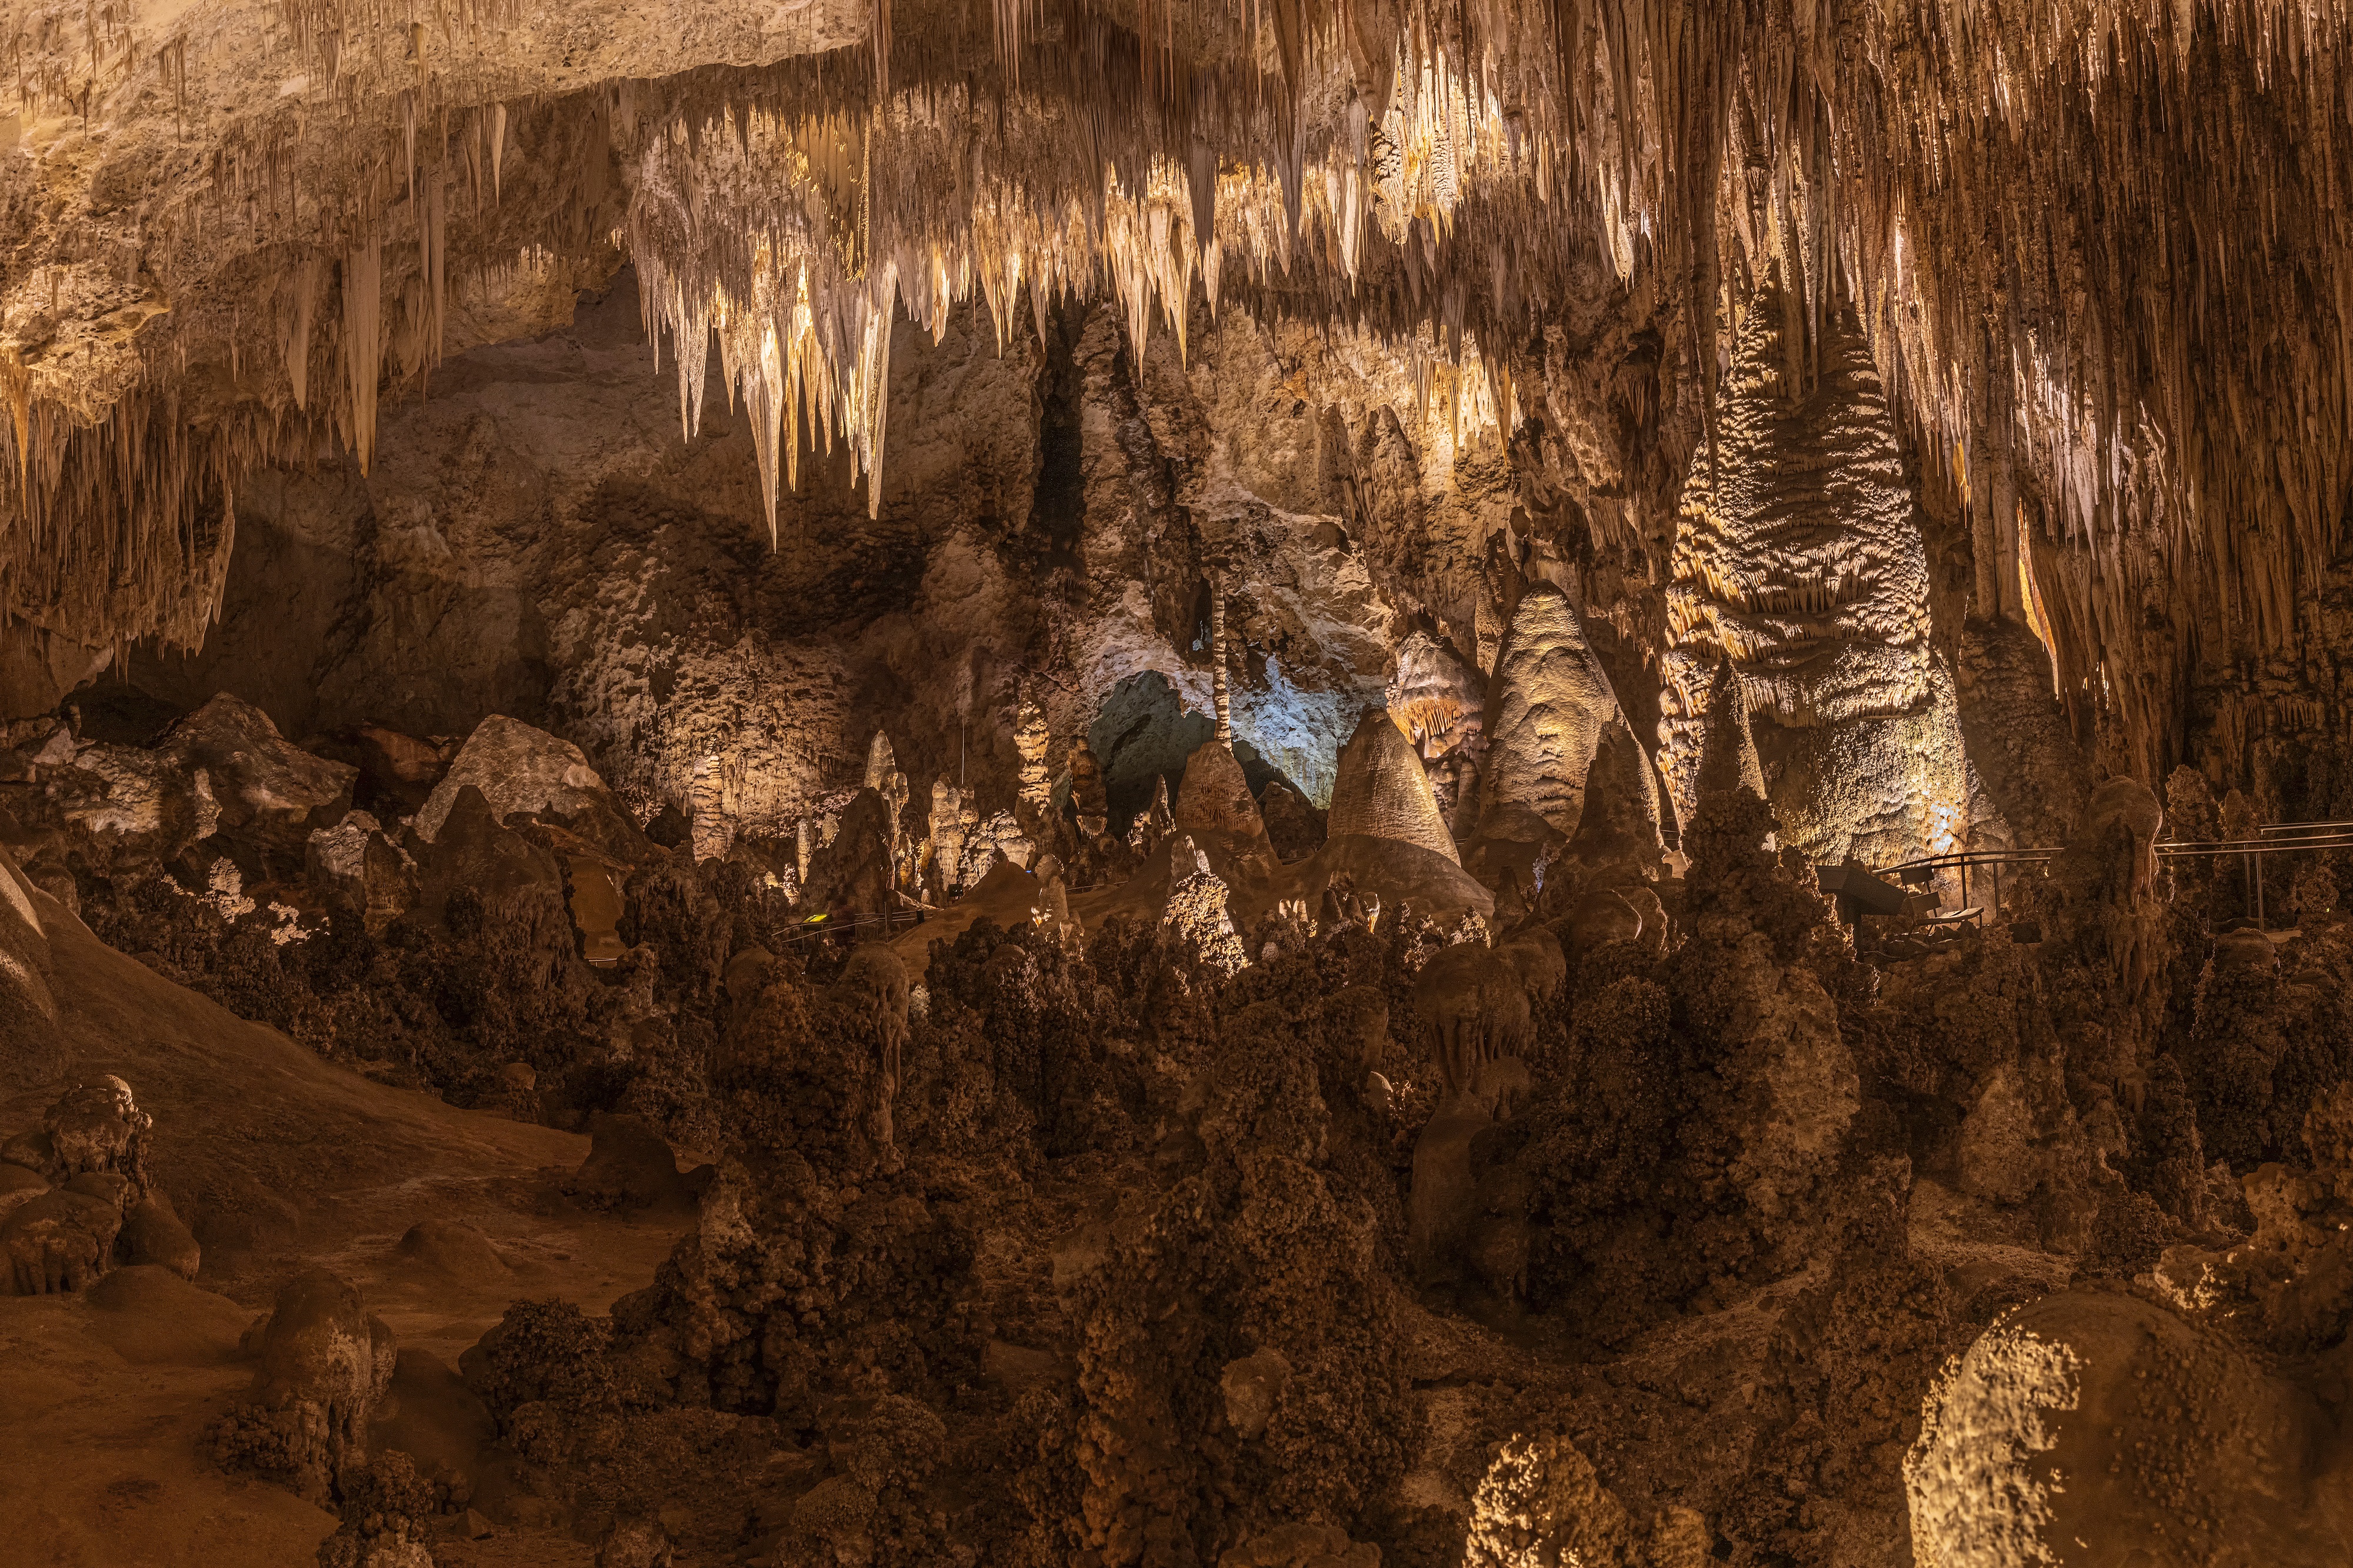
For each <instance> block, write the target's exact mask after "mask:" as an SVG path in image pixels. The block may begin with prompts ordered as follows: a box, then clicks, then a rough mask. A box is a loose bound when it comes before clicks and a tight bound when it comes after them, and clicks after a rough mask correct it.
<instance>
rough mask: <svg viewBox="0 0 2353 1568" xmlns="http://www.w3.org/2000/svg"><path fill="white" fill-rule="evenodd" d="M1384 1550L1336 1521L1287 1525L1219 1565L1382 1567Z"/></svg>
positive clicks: (1242, 1547) (1259, 1537) (1224, 1558)
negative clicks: (1352, 1534) (1354, 1538)
mask: <svg viewBox="0 0 2353 1568" xmlns="http://www.w3.org/2000/svg"><path fill="white" fill-rule="evenodd" d="M1380 1563H1381V1549H1380V1548H1379V1547H1377V1546H1376V1545H1374V1544H1373V1543H1372V1542H1369V1541H1350V1540H1349V1539H1348V1532H1347V1531H1345V1530H1343V1529H1341V1528H1340V1527H1339V1526H1338V1525H1336V1524H1284V1525H1278V1526H1276V1527H1275V1528H1274V1529H1272V1530H1270V1531H1266V1532H1265V1533H1264V1534H1261V1535H1254V1536H1252V1537H1250V1539H1249V1540H1248V1541H1245V1542H1242V1543H1241V1544H1240V1546H1237V1547H1235V1548H1234V1549H1233V1550H1232V1551H1230V1552H1227V1553H1226V1554H1225V1555H1224V1556H1222V1557H1219V1559H1218V1568H1380Z"/></svg>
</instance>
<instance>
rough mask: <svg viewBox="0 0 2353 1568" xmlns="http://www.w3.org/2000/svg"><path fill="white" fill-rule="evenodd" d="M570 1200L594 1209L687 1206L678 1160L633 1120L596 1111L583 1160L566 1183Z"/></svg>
mask: <svg viewBox="0 0 2353 1568" xmlns="http://www.w3.org/2000/svg"><path fill="white" fill-rule="evenodd" d="M572 1192H573V1195H574V1196H575V1197H577V1198H579V1199H580V1201H581V1202H583V1203H586V1204H590V1205H595V1206H596V1207H600V1208H646V1207H649V1206H650V1205H657V1204H682V1203H689V1202H691V1201H692V1199H693V1195H694V1194H693V1193H692V1191H691V1189H690V1188H689V1187H688V1185H687V1181H686V1178H685V1177H684V1176H682V1175H681V1174H680V1173H679V1169H678V1156H677V1155H675V1154H673V1153H672V1152H670V1145H669V1144H668V1143H667V1142H663V1140H662V1136H661V1134H660V1133H659V1132H656V1131H654V1130H653V1129H652V1128H651V1127H649V1126H648V1125H646V1123H645V1121H643V1120H642V1119H641V1118H638V1117H635V1116H626V1115H611V1114H607V1112H604V1111H597V1112H596V1113H594V1114H592V1115H591V1116H590V1117H589V1118H588V1158H587V1159H586V1161H584V1162H583V1163H581V1166H580V1169H579V1170H578V1171H577V1172H575V1173H574V1175H573V1179H572Z"/></svg>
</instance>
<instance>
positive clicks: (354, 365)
mask: <svg viewBox="0 0 2353 1568" xmlns="http://www.w3.org/2000/svg"><path fill="white" fill-rule="evenodd" d="M383 323H384V251H383V247H381V246H380V245H379V243H378V242H377V241H376V239H375V237H373V236H371V237H368V238H365V239H363V240H362V241H361V242H360V243H359V244H358V245H356V246H354V247H353V249H352V251H351V254H350V255H348V256H346V257H345V258H343V376H344V383H345V388H346V390H347V392H348V393H349V395H350V397H351V408H350V412H351V445H352V451H353V454H354V455H355V456H356V457H357V458H358V459H359V465H360V472H361V473H363V474H364V473H366V472H367V471H368V465H369V463H370V461H371V460H372V459H373V458H375V395H376V387H377V384H378V383H379V382H380V381H381V380H382V379H383V375H384V331H383Z"/></svg>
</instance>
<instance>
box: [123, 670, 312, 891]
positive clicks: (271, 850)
mask: <svg viewBox="0 0 2353 1568" xmlns="http://www.w3.org/2000/svg"><path fill="white" fill-rule="evenodd" d="M163 754H164V755H165V756H168V757H169V758H170V759H171V760H172V761H173V763H174V764H175V765H176V766H177V767H179V768H180V769H182V770H183V771H184V772H185V773H186V774H187V775H188V776H189V777H191V778H195V777H198V776H201V777H203V778H204V779H206V780H207V781H208V783H209V794H210V795H211V798H212V801H213V802H214V805H215V807H216V813H217V815H216V816H215V817H214V820H213V836H215V837H217V838H218V840H219V842H220V843H221V845H222V846H223V847H224V848H226V849H227V850H228V851H230V852H231V853H232V854H236V855H239V856H249V857H251V858H252V859H253V860H254V861H255V862H256V863H257V864H256V865H255V866H254V867H253V869H257V870H259V872H260V873H261V874H262V875H264V876H271V877H283V878H291V877H293V876H295V875H297V874H298V873H299V871H300V869H301V865H302V857H303V849H304V847H305V846H306V845H307V844H308V843H309V841H310V837H311V830H312V829H313V828H318V827H325V826H329V825H331V824H332V823H334V822H336V821H338V820H340V819H341V818H342V816H343V814H344V813H345V812H346V811H348V810H350V809H351V804H352V784H353V782H354V781H355V780H356V779H357V778H358V777H359V770H358V769H356V768H353V767H350V766H347V765H345V764H344V763H332V762H329V761H327V760H326V759H325V758H323V757H316V756H313V755H311V753H310V752H306V751H303V750H302V749H301V747H299V746H296V745H294V744H293V743H292V742H289V741H287V740H286V739H284V738H283V737H282V736H280V734H279V733H278V726H277V725H275V724H273V723H271V722H270V721H269V715H268V714H267V713H264V712H263V711H262V710H260V709H259V708H256V707H254V706H253V705H252V704H251V703H249V702H245V701H242V700H238V699H237V698H236V697H234V696H231V695H230V694H229V693H227V692H222V693H221V694H220V695H218V696H216V697H215V698H214V699H213V700H211V701H209V702H207V703H206V704H205V705H204V706H203V707H201V708H199V709H197V710H195V712H193V713H191V714H189V715H188V716H187V717H186V718H185V719H183V720H181V721H179V723H178V724H176V725H174V727H173V730H172V732H171V734H170V735H169V736H168V737H167V738H166V739H165V741H164V747H163Z"/></svg>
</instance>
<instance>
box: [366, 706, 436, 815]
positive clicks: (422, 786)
mask: <svg viewBox="0 0 2353 1568" xmlns="http://www.w3.org/2000/svg"><path fill="white" fill-rule="evenodd" d="M350 737H351V746H352V754H353V755H355V756H356V757H357V758H358V763H359V770H360V777H361V779H362V780H363V781H364V783H365V784H366V785H367V787H368V788H369V790H370V791H371V792H372V794H371V798H372V799H374V800H375V801H376V802H378V803H379V804H380V805H383V806H385V807H387V808H395V809H397V810H398V811H400V812H403V813H406V814H409V815H414V814H415V813H416V812H417V811H418V810H419V809H421V808H422V807H423V806H424V805H425V803H426V802H427V800H428V799H430V798H431V797H432V795H433V787H434V785H436V784H439V783H440V782H441V776H442V775H443V774H444V773H447V772H448V770H449V761H450V757H451V754H452V753H453V752H454V751H455V749H456V743H455V742H447V741H420V740H418V739H417V737H416V736H414V735H404V734H402V733H401V732H400V731H397V730H393V729H388V728H386V727H385V726H384V725H382V724H375V723H367V724H361V725H358V726H357V727H355V728H354V729H353V730H352V731H350Z"/></svg>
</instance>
